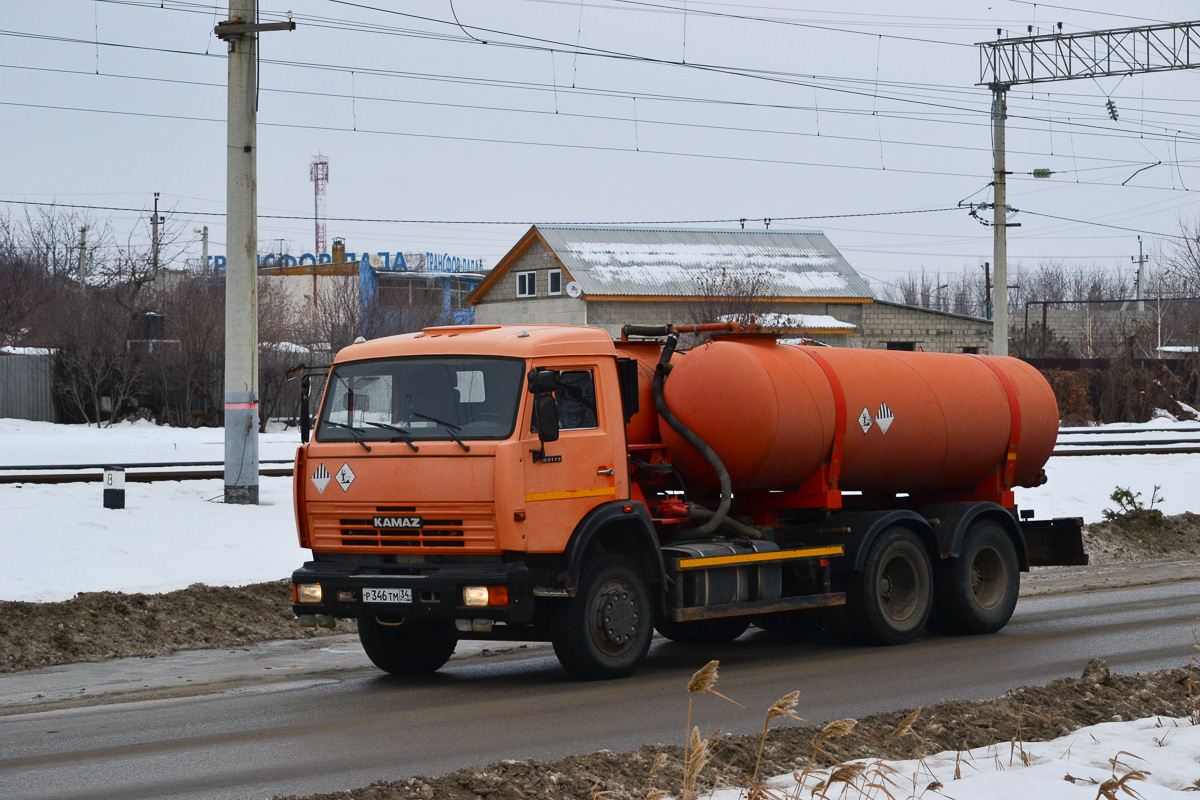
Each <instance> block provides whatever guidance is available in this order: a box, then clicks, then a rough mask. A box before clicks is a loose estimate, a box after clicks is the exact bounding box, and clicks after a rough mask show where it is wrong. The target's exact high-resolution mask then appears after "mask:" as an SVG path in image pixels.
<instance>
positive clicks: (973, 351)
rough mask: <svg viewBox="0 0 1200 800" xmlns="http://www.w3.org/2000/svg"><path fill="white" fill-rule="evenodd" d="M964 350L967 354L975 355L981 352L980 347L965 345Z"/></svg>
mask: <svg viewBox="0 0 1200 800" xmlns="http://www.w3.org/2000/svg"><path fill="white" fill-rule="evenodd" d="M963 352H964V353H966V354H967V355H972V356H974V355H978V354H979V348H978V347H964V348H963Z"/></svg>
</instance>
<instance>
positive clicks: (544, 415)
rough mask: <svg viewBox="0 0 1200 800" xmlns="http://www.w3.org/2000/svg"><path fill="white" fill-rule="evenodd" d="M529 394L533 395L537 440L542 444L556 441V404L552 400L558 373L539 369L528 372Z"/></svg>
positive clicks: (542, 368)
mask: <svg viewBox="0 0 1200 800" xmlns="http://www.w3.org/2000/svg"><path fill="white" fill-rule="evenodd" d="M528 380H529V392H530V394H532V395H533V410H534V412H535V413H536V414H537V431H538V439H540V440H541V441H542V443H543V444H545V443H546V442H557V441H558V403H557V402H555V400H554V389H555V387H556V386H557V385H558V373H557V372H555V371H554V370H552V369H546V368H544V367H539V368H538V369H533V370H530V371H529V377H528Z"/></svg>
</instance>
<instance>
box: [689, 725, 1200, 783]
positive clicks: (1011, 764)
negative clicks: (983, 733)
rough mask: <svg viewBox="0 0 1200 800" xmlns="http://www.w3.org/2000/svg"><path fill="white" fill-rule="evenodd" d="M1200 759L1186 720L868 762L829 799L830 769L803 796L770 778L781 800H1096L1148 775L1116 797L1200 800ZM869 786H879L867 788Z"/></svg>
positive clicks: (785, 779) (1199, 743)
mask: <svg viewBox="0 0 1200 800" xmlns="http://www.w3.org/2000/svg"><path fill="white" fill-rule="evenodd" d="M1022 753H1023V754H1024V758H1022ZM1110 759H1113V760H1115V762H1116V763H1115V765H1114V764H1113V763H1111V762H1110ZM1198 760H1200V727H1197V726H1193V725H1192V724H1191V723H1190V722H1188V720H1187V719H1169V718H1164V717H1155V718H1151V719H1142V720H1135V721H1133V722H1106V723H1103V724H1100V725H1093V726H1091V727H1088V728H1083V729H1081V730H1078V731H1075V732H1074V733H1072V734H1070V735H1068V736H1063V737H1062V738H1059V739H1055V740H1053V741H1049V742H1037V743H1027V744H1018V746H1013V745H1011V744H1010V743H1008V742H1004V743H1001V744H996V745H992V746H990V747H980V748H976V749H975V750H969V751H966V752H961V753H959V752H947V753H940V754H938V755H936V756H932V757H928V758H925V759H923V760H921V761H884V762H875V761H866V762H865V763H866V764H867V765H868V766H867V768H866V770H865V771H864V772H863V773H862V775H861V776H860V777H859V778H858V779H857V780H855V781H854V783H853V784H849V785H848V784H846V783H843V782H837V783H834V784H832V785H831V786H830V787H829V790H828V792H827V793H826V794H825V795H822V792H821V790H819V789H818V790H817V792H816V793H815V794H813V793H811V791H810V790H811V789H813V788H814V787H816V786H817V784H818V783H820V782H821V781H824V780H827V779H828V778H829V772H828V771H827V770H822V771H820V772H817V773H813V774H810V775H808V776H805V788H804V789H801V790H799V791H798V789H799V787H798V786H797V779H796V777H795V776H793V775H790V774H789V775H781V776H779V777H777V778H773V779H771V780H770V781H769V782H768V787H769V788H770V789H771V790H774V792H777V793H778V794H776V795H775V796H778V797H813V796H815V797H821V796H828V797H830V798H837V799H838V800H868V799H869V800H881V798H886V797H892V798H909V797H912V798H917V797H931V798H934V797H953V798H954V800H1011V799H1012V798H1014V797H1020V798H1030V799H1031V800H1032V799H1033V798H1037V799H1038V800H1040V799H1041V798H1055V800H1058V799H1059V798H1062V800H1071V798H1079V800H1096V798H1097V797H1100V796H1101V795H1100V793H1099V790H1100V785H1101V784H1103V783H1104V782H1105V781H1108V780H1112V779H1114V778H1115V779H1120V778H1122V777H1123V776H1124V775H1126V774H1127V773H1129V772H1130V771H1132V770H1142V771H1144V772H1145V773H1146V774H1145V777H1144V780H1129V781H1127V782H1126V783H1125V784H1124V785H1125V786H1126V787H1128V789H1129V790H1130V791H1129V792H1128V793H1126V792H1125V791H1124V790H1122V789H1116V791H1115V792H1114V794H1115V795H1116V796H1119V797H1125V798H1137V797H1141V798H1144V800H1158V799H1159V798H1171V797H1174V798H1180V800H1183V798H1188V797H1194V796H1195V795H1193V794H1190V793H1189V794H1185V792H1194V791H1196V781H1197V779H1198V778H1200V766H1197V764H1196V762H1197V761H1198ZM956 774H958V775H959V776H960V777H958V778H956V777H955V775H956ZM871 783H874V784H876V787H875V788H868V786H867V785H868V784H871ZM936 784H941V786H940V787H939V786H937V785H936ZM879 786H882V787H885V789H881V788H878V787H879ZM1135 792H1136V794H1135ZM744 797H745V793H744V791H742V790H739V789H723V790H721V791H718V792H715V793H714V794H713V795H712V798H713V800H741V799H742V798H744Z"/></svg>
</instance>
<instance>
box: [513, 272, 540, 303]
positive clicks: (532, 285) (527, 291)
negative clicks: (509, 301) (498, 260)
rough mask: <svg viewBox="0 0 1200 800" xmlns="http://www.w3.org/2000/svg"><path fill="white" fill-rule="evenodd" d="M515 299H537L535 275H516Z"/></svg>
mask: <svg viewBox="0 0 1200 800" xmlns="http://www.w3.org/2000/svg"><path fill="white" fill-rule="evenodd" d="M517 297H537V273H536V272H518V273H517Z"/></svg>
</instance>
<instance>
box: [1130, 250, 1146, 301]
mask: <svg viewBox="0 0 1200 800" xmlns="http://www.w3.org/2000/svg"><path fill="white" fill-rule="evenodd" d="M1134 263H1135V264H1137V267H1138V268H1137V278H1136V280H1137V283H1135V284H1134V285H1133V296H1134V297H1136V298H1137V301H1138V306H1137V308H1138V313H1139V314H1141V313H1142V312H1144V311H1145V310H1146V300H1145V294H1143V292H1142V285H1143V284H1142V281H1143V280H1145V278H1146V275H1145V266H1146V257H1145V256H1144V255H1142V237H1141V236H1139V237H1138V257H1137V261H1135V262H1134Z"/></svg>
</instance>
